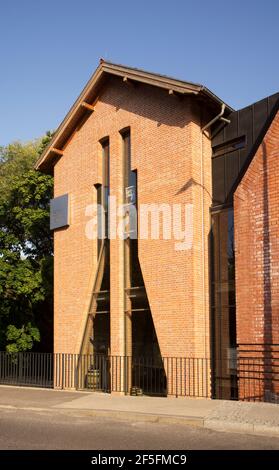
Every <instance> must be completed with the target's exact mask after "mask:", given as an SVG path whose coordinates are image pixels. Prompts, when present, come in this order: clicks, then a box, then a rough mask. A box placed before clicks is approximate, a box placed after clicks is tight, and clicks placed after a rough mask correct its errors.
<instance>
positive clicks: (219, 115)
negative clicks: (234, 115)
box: [202, 103, 231, 132]
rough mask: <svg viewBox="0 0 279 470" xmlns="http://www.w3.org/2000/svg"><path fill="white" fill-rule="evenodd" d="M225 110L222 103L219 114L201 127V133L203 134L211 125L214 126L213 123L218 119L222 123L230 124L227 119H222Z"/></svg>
mask: <svg viewBox="0 0 279 470" xmlns="http://www.w3.org/2000/svg"><path fill="white" fill-rule="evenodd" d="M225 109H226V105H225V103H222V106H221V111H220V113H219V114H217V116H215V117H214V118H213V119H211V121H209V122H208V123H207V124H206V125H205V126H203V128H202V132H204V131H205V130H206V129H208V128H209V127H210V126H212V124H214V122H216V121H218V119H221V120H222V121H225V122H227V123H230V122H231V121H230V120H229V119H226V118H224V117H223V115H224V112H225Z"/></svg>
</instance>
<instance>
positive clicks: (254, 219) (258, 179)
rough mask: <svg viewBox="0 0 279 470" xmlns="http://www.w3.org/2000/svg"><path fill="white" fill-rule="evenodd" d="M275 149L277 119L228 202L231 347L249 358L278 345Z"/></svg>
mask: <svg viewBox="0 0 279 470" xmlns="http://www.w3.org/2000/svg"><path fill="white" fill-rule="evenodd" d="M278 149H279V114H277V115H276V117H275V119H274V120H273V122H272V124H271V126H270V128H269V130H268V132H267V133H266V136H265V138H264V139H263V142H262V143H261V145H260V147H259V149H258V151H257V153H256V155H255V156H254V158H253V161H252V163H251V164H250V166H249V168H248V170H247V172H246V174H245V176H244V178H243V179H242V181H241V183H240V185H239V186H238V188H237V190H236V192H235V196H234V212H235V248H236V306H237V342H238V343H240V344H243V343H251V344H257V346H251V347H249V346H246V347H244V346H243V347H242V349H243V350H246V351H247V350H248V349H249V348H250V349H251V350H252V349H254V350H255V351H254V352H251V353H250V354H249V353H247V352H246V353H244V352H243V353H242V355H246V356H250V357H251V356H257V357H261V358H263V356H265V357H266V358H268V357H269V358H271V357H274V347H270V346H268V344H271V343H273V344H276V343H277V344H278V343H279V220H278V204H279V186H278V180H279V160H278ZM263 344H265V346H261V345H263ZM263 350H266V351H267V352H266V354H264V353H263V352H262V351H263ZM260 361H262V359H261V360H260ZM251 362H252V360H251ZM246 364H247V361H246ZM277 367H278V366H277ZM240 392H241V393H244V391H243V390H242V389H241V387H240ZM262 392H263V391H261V390H258V392H257V393H259V394H260V393H262Z"/></svg>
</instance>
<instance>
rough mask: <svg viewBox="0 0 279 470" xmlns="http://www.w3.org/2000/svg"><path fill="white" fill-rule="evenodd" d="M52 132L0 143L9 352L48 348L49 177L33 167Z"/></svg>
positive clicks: (1, 344)
mask: <svg viewBox="0 0 279 470" xmlns="http://www.w3.org/2000/svg"><path fill="white" fill-rule="evenodd" d="M50 138H51V134H50V133H48V134H47V135H46V136H45V137H44V138H43V139H40V140H36V141H34V142H31V143H27V144H21V143H18V142H16V143H13V144H10V145H8V146H7V147H2V148H0V349H1V350H3V349H6V350H7V351H10V352H16V351H26V350H30V349H33V348H34V347H36V348H37V349H38V348H39V349H41V350H45V351H50V350H52V318H53V312H52V297H53V283H52V278H53V267H52V266H53V248H52V237H51V234H50V231H49V200H50V198H51V197H52V192H53V182H52V177H51V176H48V175H44V174H41V173H39V172H36V171H35V170H34V169H33V165H34V163H35V161H36V159H37V158H38V157H39V155H40V154H41V152H42V151H43V149H44V148H45V146H46V145H47V144H48V142H49V140H50ZM36 345H37V346H36Z"/></svg>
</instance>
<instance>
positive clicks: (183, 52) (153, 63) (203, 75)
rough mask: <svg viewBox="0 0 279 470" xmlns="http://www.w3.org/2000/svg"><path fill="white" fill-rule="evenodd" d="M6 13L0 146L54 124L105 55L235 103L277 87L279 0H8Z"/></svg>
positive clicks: (0, 45) (3, 3)
mask: <svg viewBox="0 0 279 470" xmlns="http://www.w3.org/2000/svg"><path fill="white" fill-rule="evenodd" d="M0 18H1V27H0V145H6V144H8V143H9V142H11V141H14V140H22V141H26V140H30V139H33V138H35V137H39V136H41V135H43V134H44V132H45V131H47V130H51V129H55V128H56V127H57V126H58V124H59V123H60V121H61V120H62V119H63V117H64V116H65V114H66V113H67V111H68V109H69V107H70V106H71V105H72V103H73V101H74V100H75V99H76V97H77V96H78V94H79V93H80V91H81V89H82V88H83V86H84V85H85V83H86V81H87V80H88V79H89V77H90V75H91V74H92V72H93V71H94V69H95V68H96V67H97V65H98V63H99V58H100V57H104V58H105V59H107V60H110V61H112V62H116V63H121V64H125V65H130V66H134V67H139V68H143V69H146V70H150V71H154V72H158V73H163V74H166V75H170V76H174V77H177V78H181V79H184V80H189V81H193V82H197V83H202V84H204V85H206V86H207V87H208V88H210V89H211V90H212V91H213V92H215V93H216V94H217V95H218V96H219V97H220V98H222V99H223V100H224V101H226V102H227V103H229V104H230V105H231V106H233V107H235V108H241V107H243V106H246V105H248V104H249V103H251V102H253V101H257V100H259V99H261V98H263V97H265V96H267V95H271V94H273V93H275V92H277V91H279V61H278V45H279V44H278V42H279V41H278V20H279V2H277V1H276V0H265V1H263V0H261V1H259V0H254V1H252V0H242V1H239V0H223V1H221V0H211V1H204V0H199V1H197V0H196V1H194V0H172V1H169V0H168V1H166V0H149V1H147V0H137V1H134V0H130V1H128V0H115V1H113V0H107V1H101V0H75V1H72V0H55V1H54V0H48V1H45V0H0Z"/></svg>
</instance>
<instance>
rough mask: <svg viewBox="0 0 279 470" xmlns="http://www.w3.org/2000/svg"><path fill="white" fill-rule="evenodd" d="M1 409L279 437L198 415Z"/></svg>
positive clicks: (266, 428)
mask: <svg viewBox="0 0 279 470" xmlns="http://www.w3.org/2000/svg"><path fill="white" fill-rule="evenodd" d="M1 409H7V410H23V411H37V412H55V413H57V412H64V413H67V414H71V415H77V414H78V415H79V416H80V415H83V416H92V417H94V416H95V417H102V418H105V419H108V418H110V419H111V418H113V419H117V420H121V421H138V422H142V423H160V424H176V425H184V426H192V427H199V428H204V429H211V430H214V431H219V432H235V433H240V434H254V435H260V436H274V437H279V426H271V425H269V424H255V423H239V422H234V421H225V420H217V419H210V418H204V417H197V416H177V415H159V414H152V413H143V412H133V411H120V410H102V409H100V410H97V409H84V408H69V407H63V406H61V405H58V406H56V407H52V408H42V407H30V406H29V407H24V406H14V405H0V410H1Z"/></svg>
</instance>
